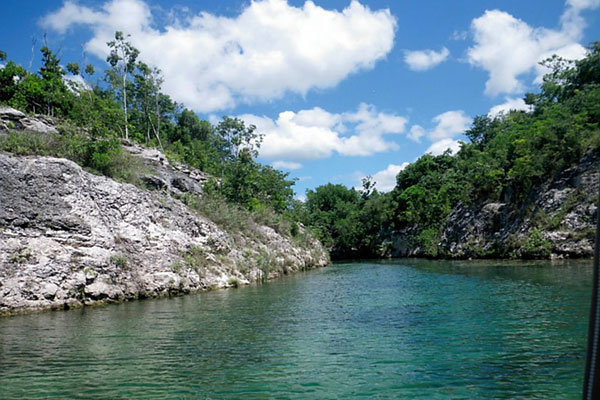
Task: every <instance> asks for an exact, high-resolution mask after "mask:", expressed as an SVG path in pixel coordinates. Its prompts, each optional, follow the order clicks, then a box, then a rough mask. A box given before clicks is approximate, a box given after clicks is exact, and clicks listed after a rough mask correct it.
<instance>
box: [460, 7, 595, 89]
mask: <svg viewBox="0 0 600 400" xmlns="http://www.w3.org/2000/svg"><path fill="white" fill-rule="evenodd" d="M598 6H600V0H567V2H566V9H565V11H564V13H563V14H562V16H561V19H560V29H547V28H534V27H532V26H530V25H528V24H527V23H526V22H524V21H522V20H520V19H517V18H515V17H513V16H512V15H510V14H508V13H506V12H503V11H500V10H488V11H486V12H485V13H484V14H483V15H482V16H480V17H478V18H475V19H474V20H473V21H472V23H471V33H472V35H473V39H474V46H472V47H470V48H469V50H468V52H467V55H468V61H469V63H470V64H471V65H474V66H477V67H480V68H483V69H484V70H486V71H487V72H488V74H489V78H488V80H487V82H486V86H485V92H486V94H488V95H492V96H495V95H498V94H502V93H519V92H521V91H523V89H524V83H523V81H522V76H523V75H526V74H528V73H531V72H535V74H536V78H535V82H536V83H539V82H540V81H541V77H542V76H543V74H545V73H546V72H547V70H546V69H545V68H544V67H542V66H539V65H538V63H539V62H540V61H542V60H544V59H546V58H548V57H550V56H551V55H553V54H557V55H559V56H561V57H564V58H568V59H579V58H582V57H583V56H585V51H586V50H585V48H584V47H583V46H582V45H581V44H580V43H579V41H580V40H581V37H582V33H583V29H584V28H585V20H584V19H583V17H582V16H581V11H582V10H585V9H590V8H597V7H598Z"/></svg>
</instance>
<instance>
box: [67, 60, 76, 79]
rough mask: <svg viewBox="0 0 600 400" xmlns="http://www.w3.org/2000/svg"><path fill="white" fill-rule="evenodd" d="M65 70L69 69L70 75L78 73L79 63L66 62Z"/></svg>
mask: <svg viewBox="0 0 600 400" xmlns="http://www.w3.org/2000/svg"><path fill="white" fill-rule="evenodd" d="M67 71H69V73H70V74H71V75H75V76H77V75H79V64H78V63H76V62H70V63H68V64H67Z"/></svg>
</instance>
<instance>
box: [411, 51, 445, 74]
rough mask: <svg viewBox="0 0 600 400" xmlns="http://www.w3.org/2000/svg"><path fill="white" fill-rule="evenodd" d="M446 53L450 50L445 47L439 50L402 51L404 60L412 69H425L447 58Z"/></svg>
mask: <svg viewBox="0 0 600 400" xmlns="http://www.w3.org/2000/svg"><path fill="white" fill-rule="evenodd" d="M448 55H450V51H449V50H448V49H447V48H445V47H443V48H442V49H441V50H440V51H435V50H417V51H406V52H405V53H404V62H406V64H408V68H410V69H411V70H413V71H426V70H428V69H431V68H433V67H435V66H436V65H438V64H440V63H442V62H444V61H445V60H446V59H447V58H448Z"/></svg>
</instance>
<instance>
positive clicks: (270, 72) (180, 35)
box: [41, 0, 396, 112]
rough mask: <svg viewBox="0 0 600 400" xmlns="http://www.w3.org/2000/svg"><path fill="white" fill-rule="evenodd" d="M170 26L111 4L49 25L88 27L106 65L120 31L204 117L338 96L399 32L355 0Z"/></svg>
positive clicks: (134, 6)
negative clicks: (290, 99)
mask: <svg viewBox="0 0 600 400" xmlns="http://www.w3.org/2000/svg"><path fill="white" fill-rule="evenodd" d="M177 15H178V16H179V17H177ZM182 15H183V16H182ZM171 19H172V20H173V21H172V22H171V23H170V25H168V26H164V27H155V26H154V24H153V15H152V12H151V9H150V7H149V6H148V5H147V4H146V3H145V2H143V1H142V0H111V1H109V2H106V3H104V5H102V7H101V8H99V9H98V8H95V9H93V8H89V7H85V6H79V5H77V4H76V3H75V2H73V1H67V2H65V3H64V5H63V6H62V7H61V8H60V9H59V10H57V11H56V12H54V13H51V14H49V15H47V16H46V17H45V18H43V19H42V21H41V23H42V25H43V26H44V27H45V28H51V29H54V30H55V31H57V32H60V33H64V32H66V31H67V30H68V29H69V28H71V27H73V26H75V25H83V26H87V27H89V28H90V29H91V30H92V32H93V37H92V39H91V40H89V41H88V42H87V43H86V45H85V48H86V50H87V51H88V52H90V53H92V54H94V55H96V56H98V57H101V58H104V57H106V55H107V52H108V49H107V46H106V42H107V41H109V40H111V39H112V38H113V36H114V32H115V31H116V30H121V31H124V32H125V33H128V34H131V35H132V36H131V37H130V40H131V42H132V44H133V45H135V46H136V47H137V48H139V49H140V51H141V57H142V59H144V61H146V62H147V63H149V64H152V65H155V66H157V67H159V68H160V69H161V70H162V71H163V73H164V75H165V78H166V79H165V83H164V90H165V92H166V93H168V94H169V95H171V96H172V97H173V98H174V99H175V100H176V101H178V102H183V103H185V104H186V105H187V106H188V107H191V108H193V109H194V110H196V111H200V112H212V111H216V110H223V109H227V108H231V107H234V106H235V105H236V104H238V103H239V102H247V103H250V102H254V101H264V100H269V99H275V98H279V97H281V96H282V95H283V94H285V93H286V92H288V91H289V92H294V93H300V94H305V93H307V92H308V91H309V90H311V89H313V88H330V87H334V86H336V85H337V84H338V83H339V82H340V81H342V80H343V79H345V78H346V77H347V76H348V75H350V74H352V73H356V72H357V71H360V70H364V69H371V68H373V66H374V64H375V63H376V62H377V61H378V60H380V59H382V58H384V57H385V56H386V55H387V54H388V53H389V52H390V50H391V49H392V47H393V43H394V33H395V32H394V31H395V26H396V20H395V18H394V17H393V16H392V15H391V13H390V11H389V10H375V11H372V10H371V9H369V8H368V7H367V6H365V5H362V4H361V3H360V2H358V1H356V0H353V1H352V2H351V3H350V5H349V6H348V7H346V8H345V9H344V10H342V11H336V10H327V9H324V8H322V7H319V6H317V5H315V4H314V3H313V2H311V1H307V2H305V3H304V5H303V6H302V7H294V6H291V5H289V4H288V3H287V1H286V0H262V1H252V2H250V4H249V5H248V6H247V7H246V8H244V9H243V10H242V11H241V14H240V15H238V16H237V17H231V18H230V17H221V16H216V15H212V14H209V13H205V12H204V13H200V14H198V15H192V14H189V11H187V13H186V10H185V9H183V8H181V9H178V10H177V13H172V17H171ZM159 28H160V29H159Z"/></svg>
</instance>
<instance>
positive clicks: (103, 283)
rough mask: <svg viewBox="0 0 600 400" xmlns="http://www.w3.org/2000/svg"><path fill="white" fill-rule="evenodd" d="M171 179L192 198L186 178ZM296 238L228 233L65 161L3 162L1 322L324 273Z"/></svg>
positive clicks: (168, 199)
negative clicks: (316, 270) (33, 313)
mask: <svg viewBox="0 0 600 400" xmlns="http://www.w3.org/2000/svg"><path fill="white" fill-rule="evenodd" d="M148 157H149V158H153V157H154V156H152V157H151V156H150V155H148ZM156 157H157V158H158V160H159V162H160V156H159V155H156ZM165 168H167V167H166V166H165ZM169 168H172V167H169ZM174 170H175V171H176V172H177V173H180V174H182V175H181V176H180V177H181V178H186V179H190V180H189V181H184V183H185V184H186V185H188V191H192V192H193V191H194V190H196V189H194V188H192V189H190V188H189V185H192V183H193V182H196V183H197V182H198V181H197V180H195V179H196V178H195V177H192V176H191V175H193V173H192V172H190V173H188V172H187V171H185V170H181V171H177V169H176V168H174ZM171 172H172V171H171ZM177 173H175V174H171V175H169V176H170V178H169V179H170V180H169V183H168V185H170V186H171V187H176V186H177V185H176V184H175V183H174V177H177V176H178V175H177ZM159 176H163V175H160V174H159ZM165 176H166V175H165ZM178 190H179V189H178ZM199 190H201V189H199ZM299 236H300V237H301V239H302V240H300V239H298V238H296V239H292V238H289V237H284V236H282V235H280V234H278V233H277V232H276V231H274V230H273V229H271V228H269V227H266V226H258V225H256V226H250V227H248V228H247V229H246V230H245V231H241V232H227V231H225V230H223V229H221V228H219V227H218V226H217V225H216V224H214V223H213V222H211V221H210V220H208V219H206V218H204V217H202V216H200V215H198V214H196V213H194V212H192V211H191V210H190V209H188V208H187V207H186V206H185V205H184V204H183V203H181V202H180V201H178V200H177V199H176V198H175V197H173V196H170V195H169V193H164V192H163V191H146V190H142V189H139V188H138V187H136V186H133V185H130V184H123V183H117V182H115V181H113V180H111V179H109V178H106V177H102V176H96V175H93V174H90V173H88V172H86V171H84V170H82V169H81V168H80V167H79V166H78V165H76V164H75V163H73V162H71V161H68V160H65V159H56V158H46V157H13V156H10V155H8V154H2V153H0V314H2V313H5V314H6V313H15V312H20V311H25V310H32V309H47V308H69V307H75V306H82V305H88V304H94V303H99V302H100V303H101V302H113V301H123V300H129V299H136V298H145V297H157V296H166V295H178V294H183V293H189V292H193V291H198V290H205V289H211V288H222V287H229V286H237V285H240V284H246V283H249V282H252V281H260V280H264V279H269V278H273V277H275V276H278V275H281V274H285V273H288V272H293V271H298V270H304V269H309V268H313V267H317V266H324V265H326V264H327V263H328V256H327V253H326V251H325V250H324V249H323V247H322V246H321V245H320V243H319V242H318V241H316V240H314V239H312V238H310V237H309V236H307V235H303V234H302V233H301V234H300V235H299Z"/></svg>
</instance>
